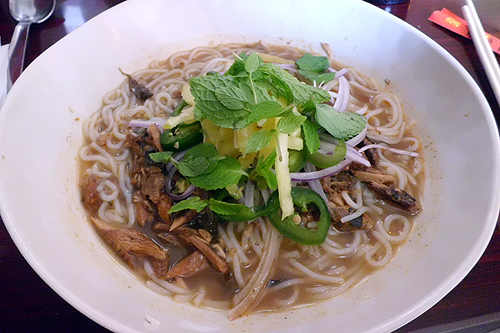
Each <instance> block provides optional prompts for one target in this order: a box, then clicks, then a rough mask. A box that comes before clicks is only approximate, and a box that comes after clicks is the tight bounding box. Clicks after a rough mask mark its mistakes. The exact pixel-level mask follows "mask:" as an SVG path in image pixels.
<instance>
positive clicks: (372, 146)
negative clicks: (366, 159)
mask: <svg viewBox="0 0 500 333" xmlns="http://www.w3.org/2000/svg"><path fill="white" fill-rule="evenodd" d="M372 148H379V149H386V150H388V151H391V152H393V153H396V154H401V155H406V156H412V157H418V156H420V154H419V153H417V152H412V151H406V150H402V149H396V148H391V147H389V146H385V145H382V144H371V145H366V146H364V147H362V148H360V149H359V150H358V151H359V152H360V153H362V152H364V151H365V150H368V149H372Z"/></svg>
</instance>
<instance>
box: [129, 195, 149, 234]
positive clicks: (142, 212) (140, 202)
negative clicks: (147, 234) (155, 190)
mask: <svg viewBox="0 0 500 333" xmlns="http://www.w3.org/2000/svg"><path fill="white" fill-rule="evenodd" d="M132 202H133V203H134V208H135V219H136V221H137V223H139V225H140V226H141V227H144V226H145V225H146V222H152V221H153V219H154V215H153V211H152V208H151V205H150V204H149V202H148V201H146V199H144V198H143V197H142V196H141V195H140V193H139V192H136V193H134V196H133V197H132Z"/></svg>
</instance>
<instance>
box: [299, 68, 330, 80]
mask: <svg viewBox="0 0 500 333" xmlns="http://www.w3.org/2000/svg"><path fill="white" fill-rule="evenodd" d="M298 72H299V74H300V75H302V76H304V77H305V78H306V79H308V80H309V81H311V82H316V84H320V83H327V82H330V81H331V80H333V79H335V75H336V73H333V72H330V73H322V74H316V73H311V72H308V71H304V70H301V69H299V70H298Z"/></svg>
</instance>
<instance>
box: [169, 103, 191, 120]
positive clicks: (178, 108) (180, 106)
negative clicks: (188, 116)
mask: <svg viewBox="0 0 500 333" xmlns="http://www.w3.org/2000/svg"><path fill="white" fill-rule="evenodd" d="M188 105H189V104H188V102H186V101H185V100H182V101H181V102H180V103H179V104H177V106H176V107H175V108H174V111H173V112H172V115H171V117H175V116H178V115H179V114H180V113H181V111H182V110H183V109H184V108H185V107H186V106H188Z"/></svg>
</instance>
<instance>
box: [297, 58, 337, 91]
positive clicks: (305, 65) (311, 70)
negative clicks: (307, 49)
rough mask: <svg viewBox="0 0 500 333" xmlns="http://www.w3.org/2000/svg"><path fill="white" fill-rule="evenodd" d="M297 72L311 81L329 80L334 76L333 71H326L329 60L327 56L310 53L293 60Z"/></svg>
mask: <svg viewBox="0 0 500 333" xmlns="http://www.w3.org/2000/svg"><path fill="white" fill-rule="evenodd" d="M295 64H296V65H297V68H298V72H299V74H301V75H302V76H304V77H305V78H306V79H308V80H309V81H311V82H314V81H316V83H318V84H319V83H321V82H324V83H326V82H329V81H331V80H333V79H334V78H335V73H327V71H328V69H329V68H330V61H329V60H328V58H327V57H322V56H313V55H312V54H310V53H306V54H304V55H303V56H302V57H301V58H300V59H299V60H297V61H296V62H295Z"/></svg>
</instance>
